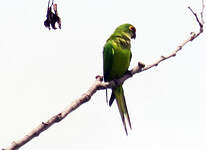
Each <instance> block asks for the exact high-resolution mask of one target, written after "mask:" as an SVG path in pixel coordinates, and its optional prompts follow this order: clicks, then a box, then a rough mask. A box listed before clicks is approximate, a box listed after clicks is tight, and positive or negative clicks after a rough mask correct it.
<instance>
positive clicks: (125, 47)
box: [103, 24, 136, 134]
mask: <svg viewBox="0 0 206 150" xmlns="http://www.w3.org/2000/svg"><path fill="white" fill-rule="evenodd" d="M135 38H136V29H135V27H134V26H133V25H131V24H122V25H120V26H118V27H117V28H116V30H115V31H114V33H113V34H112V35H111V36H110V37H109V39H108V40H107V41H106V44H105V45H104V50H103V72H104V81H105V82H108V81H111V80H116V79H118V78H120V77H122V76H123V75H124V74H125V73H126V72H127V71H128V68H129V65H130V61H131V58H132V53H131V50H130V48H131V44H130V40H131V39H135ZM106 99H107V101H108V98H107V89H106ZM115 99H116V102H117V106H118V109H119V112H120V116H121V119H122V122H123V125H124V129H125V132H126V134H128V133H127V127H126V123H125V118H126V119H127V121H128V124H129V126H130V129H131V128H132V126H131V122H130V118H129V113H128V110H127V105H126V101H125V96H124V90H123V88H122V85H119V86H117V87H114V88H112V94H111V97H110V100H109V106H111V105H112V103H113V101H114V100H115Z"/></svg>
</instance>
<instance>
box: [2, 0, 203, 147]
mask: <svg viewBox="0 0 206 150" xmlns="http://www.w3.org/2000/svg"><path fill="white" fill-rule="evenodd" d="M188 8H189V10H190V11H191V12H192V14H193V15H194V16H195V18H196V21H197V22H198V24H199V27H200V30H199V32H198V33H194V32H192V33H191V34H190V36H189V37H188V38H187V39H186V40H185V41H183V42H182V44H180V45H179V46H177V48H176V49H175V50H174V52H172V53H171V54H170V55H168V56H161V57H160V59H158V60H157V61H156V62H154V63H153V64H150V65H146V66H145V65H144V64H143V63H140V62H139V63H138V65H137V66H135V67H134V68H133V69H131V70H130V71H129V72H127V73H126V74H125V75H124V76H123V77H121V78H120V79H118V80H115V81H111V82H102V81H103V80H102V79H103V78H102V76H97V77H96V80H95V82H94V83H93V84H92V86H91V87H90V88H89V90H88V91H87V92H86V93H84V94H83V95H82V96H80V97H79V98H78V99H76V100H75V101H73V102H72V103H71V104H70V105H69V106H67V107H66V108H65V109H64V110H63V111H62V112H61V113H59V114H57V115H55V116H53V117H51V118H50V119H49V120H48V121H47V122H42V123H41V124H40V125H38V126H37V127H36V128H34V129H33V130H32V131H31V132H30V133H28V134H27V135H26V136H25V137H23V138H22V139H20V140H18V141H14V142H13V143H12V144H11V145H10V146H9V147H8V148H6V149H3V150H16V149H19V148H20V147H21V146H23V145H24V144H26V143H27V142H29V141H30V140H32V139H33V138H34V137H37V136H39V135H40V134H41V133H42V132H43V131H45V130H47V129H48V128H49V127H51V126H52V125H53V124H55V123H58V122H60V121H61V120H63V119H64V118H65V117H66V116H67V115H68V114H69V113H71V112H72V111H74V110H75V109H77V108H78V107H79V106H81V105H82V104H84V103H86V102H88V101H89V100H90V99H91V97H92V96H93V95H94V94H95V93H96V92H97V90H102V89H106V88H112V87H115V86H117V85H119V84H122V83H123V82H124V81H125V80H127V79H129V78H131V77H132V76H133V75H134V74H136V73H140V72H143V71H146V70H148V69H151V68H153V67H155V66H158V65H159V63H161V62H162V61H165V60H167V59H169V58H171V57H174V56H176V54H177V52H178V51H180V50H182V48H183V47H184V46H185V45H186V44H187V43H189V42H192V41H193V40H194V39H196V38H197V37H198V36H199V35H200V34H201V33H202V32H203V27H204V20H203V12H204V9H205V5H204V2H203V1H202V12H201V20H200V19H199V18H198V16H197V14H196V13H194V11H193V10H192V9H191V8H190V7H188Z"/></svg>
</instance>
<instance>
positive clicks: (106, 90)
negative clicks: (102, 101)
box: [106, 89, 108, 104]
mask: <svg viewBox="0 0 206 150" xmlns="http://www.w3.org/2000/svg"><path fill="white" fill-rule="evenodd" d="M106 102H107V104H108V94H107V89H106Z"/></svg>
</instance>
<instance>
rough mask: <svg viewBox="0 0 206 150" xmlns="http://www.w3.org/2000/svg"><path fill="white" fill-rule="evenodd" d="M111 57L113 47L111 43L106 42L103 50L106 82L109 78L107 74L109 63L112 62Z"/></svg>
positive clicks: (109, 69) (112, 55) (108, 72)
mask: <svg viewBox="0 0 206 150" xmlns="http://www.w3.org/2000/svg"><path fill="white" fill-rule="evenodd" d="M113 58H114V49H113V46H112V43H110V42H107V43H106V44H105V46H104V51H103V60H104V64H103V68H104V81H105V82H107V81H109V80H111V79H110V77H109V75H110V72H111V69H112V67H111V64H112V63H113Z"/></svg>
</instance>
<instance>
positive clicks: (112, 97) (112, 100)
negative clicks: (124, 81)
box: [109, 92, 115, 106]
mask: <svg viewBox="0 0 206 150" xmlns="http://www.w3.org/2000/svg"><path fill="white" fill-rule="evenodd" d="M114 99H115V96H114V92H112V94H111V97H110V99H109V106H112V103H113V102H114Z"/></svg>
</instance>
